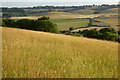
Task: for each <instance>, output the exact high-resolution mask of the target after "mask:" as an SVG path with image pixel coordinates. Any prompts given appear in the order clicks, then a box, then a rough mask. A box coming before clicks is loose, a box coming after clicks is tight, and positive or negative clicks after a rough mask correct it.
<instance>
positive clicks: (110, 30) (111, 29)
mask: <svg viewBox="0 0 120 80" xmlns="http://www.w3.org/2000/svg"><path fill="white" fill-rule="evenodd" d="M106 32H110V33H113V34H117V31H116V30H115V29H114V28H112V27H107V28H103V29H101V30H100V33H106Z"/></svg>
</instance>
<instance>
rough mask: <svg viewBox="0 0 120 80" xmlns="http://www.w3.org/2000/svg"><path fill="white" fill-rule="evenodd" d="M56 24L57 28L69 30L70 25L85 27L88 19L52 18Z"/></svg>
mask: <svg viewBox="0 0 120 80" xmlns="http://www.w3.org/2000/svg"><path fill="white" fill-rule="evenodd" d="M52 21H53V22H54V23H56V24H57V25H58V28H59V30H69V28H70V27H74V28H78V27H86V26H87V25H88V23H89V19H54V20H52Z"/></svg>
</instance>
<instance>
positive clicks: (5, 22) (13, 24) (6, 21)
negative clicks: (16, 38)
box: [3, 19, 16, 27]
mask: <svg viewBox="0 0 120 80" xmlns="http://www.w3.org/2000/svg"><path fill="white" fill-rule="evenodd" d="M3 25H6V26H8V27H16V21H15V20H12V19H3Z"/></svg>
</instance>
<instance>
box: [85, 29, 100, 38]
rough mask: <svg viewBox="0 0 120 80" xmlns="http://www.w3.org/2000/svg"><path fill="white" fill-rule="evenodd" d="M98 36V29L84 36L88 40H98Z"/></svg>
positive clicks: (89, 31)
mask: <svg viewBox="0 0 120 80" xmlns="http://www.w3.org/2000/svg"><path fill="white" fill-rule="evenodd" d="M98 34H99V31H97V30H96V29H91V30H88V31H87V32H86V34H85V35H84V36H85V37H88V38H97V37H98Z"/></svg>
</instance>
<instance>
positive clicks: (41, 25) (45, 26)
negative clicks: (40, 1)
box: [35, 20, 58, 33]
mask: <svg viewBox="0 0 120 80" xmlns="http://www.w3.org/2000/svg"><path fill="white" fill-rule="evenodd" d="M35 26H36V29H35V30H37V31H44V32H51V33H58V27H57V25H56V24H53V23H52V22H51V21H49V20H42V21H40V20H37V21H36V25H35Z"/></svg>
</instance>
